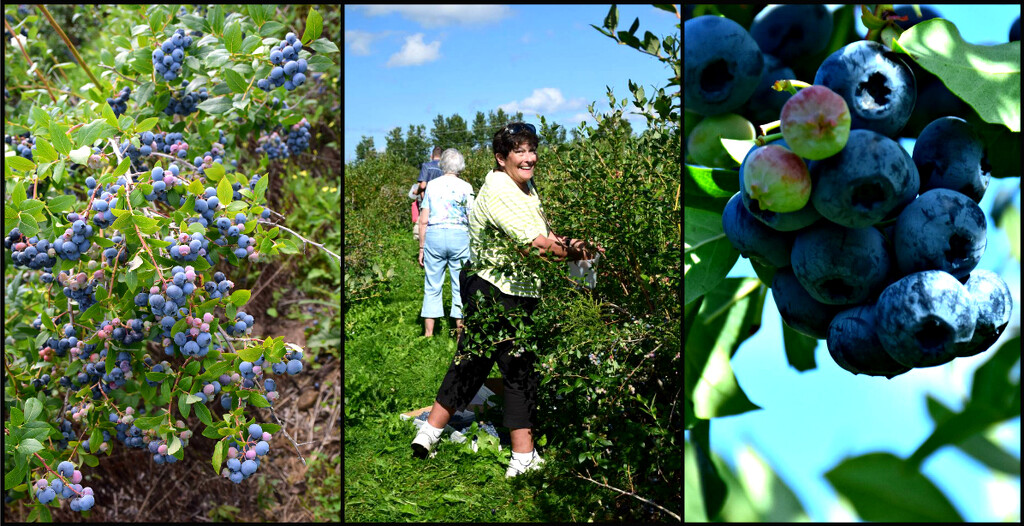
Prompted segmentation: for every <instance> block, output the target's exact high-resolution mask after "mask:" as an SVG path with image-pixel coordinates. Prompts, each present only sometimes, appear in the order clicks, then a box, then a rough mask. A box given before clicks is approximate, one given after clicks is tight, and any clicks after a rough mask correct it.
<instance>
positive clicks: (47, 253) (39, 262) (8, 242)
mask: <svg viewBox="0 0 1024 526" xmlns="http://www.w3.org/2000/svg"><path fill="white" fill-rule="evenodd" d="M4 248H7V249H10V250H11V253H12V254H11V259H12V261H14V266H15V267H24V268H30V269H33V270H39V269H42V268H46V269H50V268H52V267H53V266H54V265H55V264H56V263H57V259H56V256H57V255H58V253H57V248H56V246H55V245H53V244H51V243H50V242H49V241H47V240H46V239H40V238H38V237H36V236H33V237H30V238H28V239H25V234H22V233H21V231H20V230H18V227H14V228H12V229H11V231H10V233H8V234H7V237H5V238H4ZM62 257H63V256H62ZM52 279H53V276H52V275H50V280H52ZM46 282H47V281H45V280H44V283H46Z"/></svg>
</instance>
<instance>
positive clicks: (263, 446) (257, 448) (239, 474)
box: [222, 424, 272, 484]
mask: <svg viewBox="0 0 1024 526" xmlns="http://www.w3.org/2000/svg"><path fill="white" fill-rule="evenodd" d="M248 432H249V438H248V440H245V441H244V443H243V444H241V445H239V443H238V442H237V441H234V440H232V441H231V442H229V443H228V461H227V463H226V468H225V469H224V470H223V472H222V474H223V475H224V478H227V479H229V480H231V482H234V483H235V484H241V483H242V481H243V480H245V479H247V478H249V477H250V476H251V475H252V474H253V473H256V469H257V468H258V467H259V466H260V458H259V457H262V456H264V455H266V454H267V453H269V452H270V439H271V438H272V436H271V435H270V433H268V432H266V431H263V428H262V427H260V425H259V424H252V425H250V426H249V429H248Z"/></svg>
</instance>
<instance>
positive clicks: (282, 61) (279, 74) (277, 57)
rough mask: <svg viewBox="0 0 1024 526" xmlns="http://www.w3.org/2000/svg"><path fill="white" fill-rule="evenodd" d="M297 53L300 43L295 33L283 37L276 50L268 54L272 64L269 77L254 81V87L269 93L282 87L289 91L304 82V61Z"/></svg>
mask: <svg viewBox="0 0 1024 526" xmlns="http://www.w3.org/2000/svg"><path fill="white" fill-rule="evenodd" d="M299 51H302V41H300V40H299V39H298V38H297V37H296V36H295V33H288V34H287V35H285V38H284V40H282V41H281V42H280V43H279V44H278V46H277V49H275V50H273V51H271V52H270V63H271V64H274V68H273V69H271V70H270V76H269V77H267V78H265V79H260V80H258V81H256V87H257V88H259V89H261V90H263V91H270V90H272V89H274V88H279V87H281V86H284V89H286V90H288V91H291V90H293V89H295V88H297V87H299V86H301V85H302V83H303V82H306V66H307V65H306V59H304V58H299Z"/></svg>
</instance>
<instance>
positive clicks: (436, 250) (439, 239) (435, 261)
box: [420, 228, 469, 318]
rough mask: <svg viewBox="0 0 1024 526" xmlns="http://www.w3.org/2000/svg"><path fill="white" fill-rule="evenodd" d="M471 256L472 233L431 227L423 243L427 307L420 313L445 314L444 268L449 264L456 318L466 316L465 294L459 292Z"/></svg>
mask: <svg viewBox="0 0 1024 526" xmlns="http://www.w3.org/2000/svg"><path fill="white" fill-rule="evenodd" d="M468 259H469V232H466V231H463V230H458V229H454V228H427V236H426V239H425V240H424V243H423V268H424V271H425V272H426V274H425V275H424V277H423V308H422V309H420V316H422V317H424V318H440V317H441V316H444V303H443V302H442V299H441V288H442V287H443V285H444V268H445V266H447V267H448V273H449V274H451V283H452V310H451V317H452V318H462V297H461V296H460V295H459V271H460V270H462V264H463V263H464V262H465V261H466V260H468Z"/></svg>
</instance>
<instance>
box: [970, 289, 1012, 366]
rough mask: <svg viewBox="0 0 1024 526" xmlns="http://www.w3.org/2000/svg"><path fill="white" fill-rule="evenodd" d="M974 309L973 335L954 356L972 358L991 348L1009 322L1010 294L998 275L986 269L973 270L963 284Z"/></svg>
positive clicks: (1010, 310)
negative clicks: (975, 313) (975, 315)
mask: <svg viewBox="0 0 1024 526" xmlns="http://www.w3.org/2000/svg"><path fill="white" fill-rule="evenodd" d="M964 287H966V288H967V292H969V293H970V294H971V298H972V299H973V300H974V303H975V305H976V306H977V308H978V318H977V319H976V320H975V324H974V336H973V337H972V338H971V343H970V345H968V346H967V347H966V348H964V349H961V350H960V352H958V353H957V356H973V355H975V354H978V353H981V352H984V351H985V350H987V349H988V348H989V347H991V346H992V344H993V343H995V342H996V340H998V339H999V336H1000V335H1001V334H1002V333H1003V330H1004V329H1006V326H1007V325H1008V324H1009V323H1010V313H1011V312H1012V311H1013V295H1012V294H1010V287H1008V286H1006V282H1005V281H1003V278H1001V277H999V274H996V273H995V272H992V271H990V270H975V271H974V272H971V277H970V278H969V279H968V280H967V283H966V284H964Z"/></svg>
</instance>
